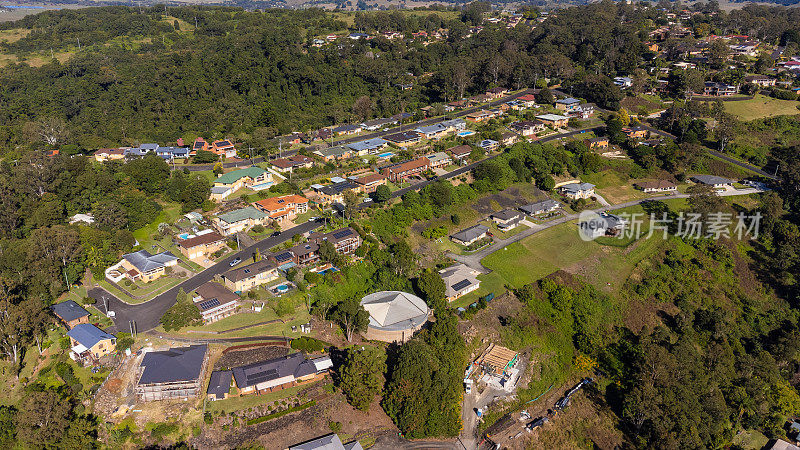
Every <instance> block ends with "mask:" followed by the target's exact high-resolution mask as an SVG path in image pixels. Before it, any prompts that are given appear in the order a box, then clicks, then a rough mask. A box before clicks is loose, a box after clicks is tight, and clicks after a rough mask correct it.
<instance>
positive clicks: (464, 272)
mask: <svg viewBox="0 0 800 450" xmlns="http://www.w3.org/2000/svg"><path fill="white" fill-rule="evenodd" d="M476 275H478V272H477V271H475V270H473V269H471V268H469V267H467V266H466V265H464V264H461V263H458V264H455V265H452V266H450V267H448V268H446V269H442V270H440V271H439V276H440V277H442V281H444V285H445V296H446V298H447V301H448V302H452V301H453V300H455V299H457V298H459V297H461V296H463V295H466V294H469V293H470V292H472V291H474V290H476V289H478V288H479V287H480V285H481V282H480V280H478V279H477V278H475V276H476Z"/></svg>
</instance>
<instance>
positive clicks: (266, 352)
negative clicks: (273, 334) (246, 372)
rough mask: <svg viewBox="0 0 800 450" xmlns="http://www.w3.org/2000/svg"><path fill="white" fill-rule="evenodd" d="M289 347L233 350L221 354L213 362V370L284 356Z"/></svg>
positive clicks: (270, 346)
mask: <svg viewBox="0 0 800 450" xmlns="http://www.w3.org/2000/svg"><path fill="white" fill-rule="evenodd" d="M288 353H289V349H288V348H286V347H278V346H273V345H269V346H263V347H256V348H249V349H243V350H234V351H230V352H228V353H225V354H223V355H222V356H220V357H219V359H218V360H217V362H216V363H215V364H214V370H228V369H231V368H233V367H239V366H245V365H247V364H252V363H255V362H259V361H266V360H268V359H274V358H280V357H281V356H286V355H287V354H288Z"/></svg>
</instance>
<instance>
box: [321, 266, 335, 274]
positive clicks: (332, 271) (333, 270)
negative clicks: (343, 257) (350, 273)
mask: <svg viewBox="0 0 800 450" xmlns="http://www.w3.org/2000/svg"><path fill="white" fill-rule="evenodd" d="M338 271H339V269H337V268H336V267H328V268H327V269H325V270H320V271H319V272H317V273H318V274H320V275H325V274H326V273H328V272H330V273H334V272H338Z"/></svg>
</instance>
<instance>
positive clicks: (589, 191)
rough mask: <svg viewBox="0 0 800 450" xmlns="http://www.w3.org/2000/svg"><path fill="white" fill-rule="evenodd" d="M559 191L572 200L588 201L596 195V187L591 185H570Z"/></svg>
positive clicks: (562, 187) (560, 188)
mask: <svg viewBox="0 0 800 450" xmlns="http://www.w3.org/2000/svg"><path fill="white" fill-rule="evenodd" d="M558 190H559V191H561V193H562V194H564V196H565V197H567V198H569V199H572V200H577V199H580V198H585V199H588V198H590V197H591V196H593V195H594V185H593V184H591V183H569V184H565V185H563V186H561V187H559V188H558Z"/></svg>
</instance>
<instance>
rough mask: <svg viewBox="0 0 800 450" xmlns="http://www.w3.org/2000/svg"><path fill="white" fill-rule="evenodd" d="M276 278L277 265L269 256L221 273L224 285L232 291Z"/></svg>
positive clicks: (245, 289) (242, 289)
mask: <svg viewBox="0 0 800 450" xmlns="http://www.w3.org/2000/svg"><path fill="white" fill-rule="evenodd" d="M277 279H278V265H277V264H276V263H275V261H273V260H272V259H269V258H264V259H262V260H261V261H257V262H254V263H252V264H248V265H246V266H243V267H237V268H235V269H231V270H229V271H227V272H225V273H223V274H222V282H223V284H225V287H226V288H228V289H230V290H231V291H233V292H246V291H249V290H250V289H253V288H255V287H258V286H261V285H262V284H265V283H269V282H270V281H273V280H277Z"/></svg>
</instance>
